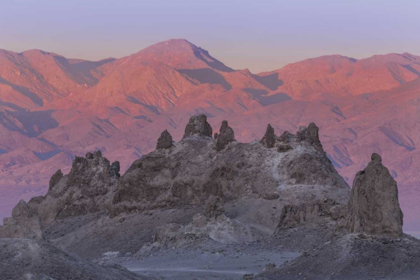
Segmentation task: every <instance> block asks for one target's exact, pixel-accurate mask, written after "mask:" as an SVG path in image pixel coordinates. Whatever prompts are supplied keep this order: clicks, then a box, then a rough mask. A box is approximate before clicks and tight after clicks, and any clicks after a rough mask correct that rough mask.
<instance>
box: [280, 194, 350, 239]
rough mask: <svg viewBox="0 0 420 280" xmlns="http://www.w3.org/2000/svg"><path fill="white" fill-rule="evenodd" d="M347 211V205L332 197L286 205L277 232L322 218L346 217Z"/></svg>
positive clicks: (336, 218)
mask: <svg viewBox="0 0 420 280" xmlns="http://www.w3.org/2000/svg"><path fill="white" fill-rule="evenodd" d="M346 213H347V212H346V206H345V205H343V204H340V203H338V202H336V201H335V200H332V199H320V200H314V201H308V202H305V203H302V204H299V205H286V206H285V207H284V208H283V210H282V213H281V216H280V222H279V225H278V226H277V229H276V233H278V232H279V231H280V230H284V229H288V228H294V227H297V226H299V225H302V224H305V223H310V222H319V221H320V219H322V218H328V219H332V220H334V221H337V220H338V219H345V218H346Z"/></svg>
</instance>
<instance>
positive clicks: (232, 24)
mask: <svg viewBox="0 0 420 280" xmlns="http://www.w3.org/2000/svg"><path fill="white" fill-rule="evenodd" d="M419 11H420V1H418V0H399V1H394V0H363V1H361V0H293V1H292V0H288V1H283V0H277V1H275V0H258V1H257V0H152V1H143V0H118V1H111V0H71V1H66V0H0V49H6V50H11V51H16V52H21V51H24V50H28V49H41V50H44V51H49V52H55V53H58V54H61V55H64V56H65V57H68V58H82V59H89V60H99V59H102V58H107V57H116V58H119V57H123V56H126V55H129V54H132V53H136V52H138V51H139V50H141V49H143V48H145V47H147V46H149V45H152V44H154V43H157V42H160V41H165V40H168V39H173V38H184V39H187V40H188V41H190V42H192V43H193V44H195V45H197V46H200V47H202V48H204V49H206V50H208V51H209V52H210V54H211V55H212V56H214V57H216V58H217V59H219V60H221V61H222V62H224V63H225V64H226V65H228V66H230V67H232V68H235V69H245V68H248V69H250V70H251V71H252V72H254V73H258V72H262V71H268V70H274V69H278V68H281V67H282V66H284V65H286V64H288V63H292V62H296V61H299V60H303V59H306V58H311V57H317V56H321V55H328V54H341V55H345V56H349V57H354V58H364V57H369V56H371V55H374V54H385V53H391V52H396V53H403V52H410V53H412V54H417V55H420V36H419V30H420V20H419V16H418V15H419V13H420V12H419Z"/></svg>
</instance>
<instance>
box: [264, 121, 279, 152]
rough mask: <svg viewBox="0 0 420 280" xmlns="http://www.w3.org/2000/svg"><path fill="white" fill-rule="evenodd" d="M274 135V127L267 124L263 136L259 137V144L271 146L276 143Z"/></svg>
mask: <svg viewBox="0 0 420 280" xmlns="http://www.w3.org/2000/svg"><path fill="white" fill-rule="evenodd" d="M276 138H277V137H276V135H275V134H274V128H273V127H272V126H271V125H270V124H268V125H267V130H266V131H265V134H264V137H263V138H262V139H261V141H260V142H261V144H262V145H263V146H265V147H267V148H273V147H274V144H275V143H276Z"/></svg>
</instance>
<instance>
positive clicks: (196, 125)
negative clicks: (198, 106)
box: [182, 115, 213, 139]
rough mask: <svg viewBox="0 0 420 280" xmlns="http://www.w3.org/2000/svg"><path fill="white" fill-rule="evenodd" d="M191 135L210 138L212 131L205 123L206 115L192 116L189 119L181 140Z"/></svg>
mask: <svg viewBox="0 0 420 280" xmlns="http://www.w3.org/2000/svg"><path fill="white" fill-rule="evenodd" d="M192 135H195V136H207V137H212V135H213V129H212V128H211V126H210V124H209V123H208V122H207V116H206V115H199V116H192V117H191V118H190V121H189V122H188V124H187V126H186V127H185V133H184V136H183V137H182V139H185V138H187V137H188V136H192Z"/></svg>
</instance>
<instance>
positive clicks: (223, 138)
mask: <svg viewBox="0 0 420 280" xmlns="http://www.w3.org/2000/svg"><path fill="white" fill-rule="evenodd" d="M232 141H235V134H234V132H233V129H232V128H231V127H230V126H229V125H228V122H227V121H223V122H222V126H221V127H220V134H219V135H218V136H217V141H216V150H218V151H220V150H223V149H224V148H225V147H226V146H227V145H228V144H229V143H230V142H232Z"/></svg>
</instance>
